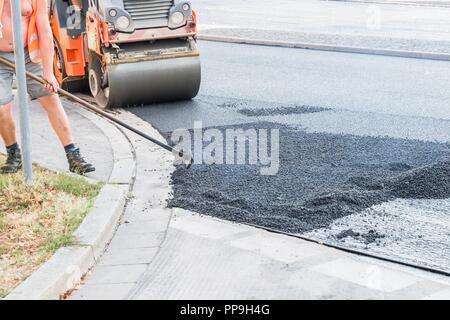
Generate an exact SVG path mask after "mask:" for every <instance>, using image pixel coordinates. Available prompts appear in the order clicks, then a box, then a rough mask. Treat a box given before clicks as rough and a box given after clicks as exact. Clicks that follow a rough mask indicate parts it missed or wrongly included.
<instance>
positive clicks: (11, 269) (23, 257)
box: [0, 155, 102, 298]
mask: <svg viewBox="0 0 450 320" xmlns="http://www.w3.org/2000/svg"><path fill="white" fill-rule="evenodd" d="M3 162H4V157H3V156H2V155H0V163H3ZM34 180H35V181H34V185H33V186H32V187H29V186H26V185H25V184H24V183H23V174H22V173H19V174H16V175H0V298H3V297H5V296H6V295H7V294H8V293H9V292H10V291H11V290H12V289H13V288H15V287H16V286H17V285H18V284H20V283H21V282H22V281H23V280H25V279H26V278H27V277H28V276H29V275H31V273H33V272H34V271H35V270H37V269H38V268H39V266H40V265H41V264H42V263H44V262H45V261H47V260H48V259H49V258H50V257H51V256H52V255H53V254H54V253H55V252H56V250H58V249H59V248H61V247H63V246H68V245H71V244H73V243H74V239H73V237H72V234H73V232H74V231H75V230H76V229H77V228H78V226H79V225H80V223H81V222H82V221H83V219H84V217H85V216H86V214H87V213H88V212H89V210H90V209H91V207H92V206H93V204H94V201H95V199H96V197H97V195H98V194H99V192H100V189H101V187H102V185H101V184H100V183H97V184H91V183H89V182H88V181H86V180H85V179H82V178H78V177H73V176H68V175H65V174H61V173H55V172H51V171H48V170H46V169H44V168H42V167H39V166H34Z"/></svg>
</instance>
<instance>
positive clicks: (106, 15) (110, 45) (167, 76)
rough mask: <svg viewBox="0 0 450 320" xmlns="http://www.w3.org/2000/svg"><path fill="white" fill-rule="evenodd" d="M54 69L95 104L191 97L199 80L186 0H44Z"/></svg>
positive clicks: (193, 20) (194, 30) (194, 19)
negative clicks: (89, 95) (51, 37)
mask: <svg viewBox="0 0 450 320" xmlns="http://www.w3.org/2000/svg"><path fill="white" fill-rule="evenodd" d="M49 14H50V21H51V26H52V31H53V36H54V44H55V60H54V69H55V74H56V76H57V78H58V81H59V82H60V84H61V87H62V88H63V89H66V90H68V91H80V90H87V88H89V90H90V92H91V94H92V96H93V97H94V98H95V100H96V101H97V103H98V105H99V106H100V107H102V108H105V109H106V108H117V107H126V106H133V105H146V104H152V103H157V102H167V101H180V100H188V99H192V98H193V97H195V96H196V95H197V94H198V91H199V88H200V82H201V65H200V53H199V50H198V48H197V43H196V35H197V17H196V13H195V11H194V10H193V9H192V6H191V3H190V2H189V1H174V0H52V1H50V2H49Z"/></svg>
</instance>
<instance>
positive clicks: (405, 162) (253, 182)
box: [170, 123, 450, 233]
mask: <svg viewBox="0 0 450 320" xmlns="http://www.w3.org/2000/svg"><path fill="white" fill-rule="evenodd" d="M229 128H234V127H219V128H216V129H219V130H221V131H223V130H224V129H229ZM239 128H243V129H249V128H252V129H273V128H278V129H279V128H280V125H279V124H273V123H258V124H247V125H239ZM449 148H450V144H437V143H430V142H420V141H414V140H411V141H408V140H402V139H391V138H382V137H380V138H373V137H358V136H351V135H333V134H323V133H305V132H302V131H298V130H293V129H291V128H289V127H283V128H281V134H280V163H281V167H280V171H279V173H278V174H277V175H275V176H262V175H260V174H259V171H258V170H259V167H258V166H251V165H194V166H193V167H192V168H191V169H189V170H186V169H184V168H183V167H178V169H177V170H176V172H175V173H174V175H173V178H172V183H173V188H174V197H173V199H172V200H171V201H170V206H173V207H181V208H185V209H190V210H193V211H197V212H200V213H204V214H208V215H214V216H216V217H219V218H223V219H227V220H231V221H237V222H243V223H251V224H255V225H260V226H264V227H270V228H274V229H277V230H281V231H285V232H290V233H303V232H307V231H310V230H314V229H318V228H324V227H328V226H329V225H330V224H331V223H332V222H333V221H334V220H335V219H338V218H342V217H345V216H347V215H351V214H354V213H358V212H361V211H363V210H364V209H366V208H369V207H372V206H374V205H378V204H381V203H383V202H387V201H390V200H394V199H396V198H413V199H434V198H438V199H445V198H450V149H449Z"/></svg>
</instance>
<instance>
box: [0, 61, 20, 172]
mask: <svg viewBox="0 0 450 320" xmlns="http://www.w3.org/2000/svg"><path fill="white" fill-rule="evenodd" d="M0 55H1V56H2V57H4V58H6V59H10V60H11V59H13V58H14V56H13V55H12V54H11V53H8V52H0ZM12 82H13V70H12V69H11V68H8V67H6V66H4V65H0V137H1V138H2V140H3V142H4V144H5V146H6V152H7V154H8V157H7V159H6V163H4V164H3V165H2V166H1V167H0V173H16V172H17V171H18V170H19V169H20V168H21V167H22V157H21V155H20V149H19V145H18V144H17V140H16V124H15V122H14V118H13V115H12V101H13V99H14V96H13V92H12Z"/></svg>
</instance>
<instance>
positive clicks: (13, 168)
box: [0, 148, 22, 174]
mask: <svg viewBox="0 0 450 320" xmlns="http://www.w3.org/2000/svg"><path fill="white" fill-rule="evenodd" d="M21 168H22V155H21V154H20V149H19V148H15V149H14V150H8V157H7V158H6V162H5V164H4V165H3V166H2V167H0V173H1V174H11V173H17V171H19V170H20V169H21Z"/></svg>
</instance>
